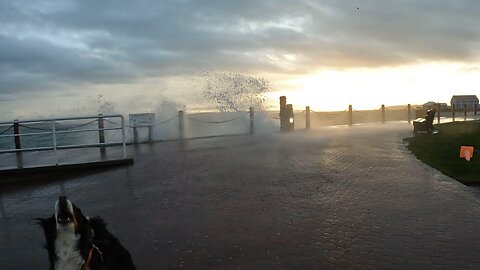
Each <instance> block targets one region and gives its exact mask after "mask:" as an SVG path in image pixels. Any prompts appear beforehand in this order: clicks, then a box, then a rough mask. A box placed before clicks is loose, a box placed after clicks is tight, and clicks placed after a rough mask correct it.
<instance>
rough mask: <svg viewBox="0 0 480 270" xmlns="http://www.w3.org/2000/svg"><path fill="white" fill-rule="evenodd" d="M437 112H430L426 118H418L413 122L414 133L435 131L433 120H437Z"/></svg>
mask: <svg viewBox="0 0 480 270" xmlns="http://www.w3.org/2000/svg"><path fill="white" fill-rule="evenodd" d="M435 113H436V111H435V110H434V109H431V110H428V111H427V114H426V115H425V117H424V118H418V119H416V120H415V121H413V133H414V134H417V133H418V132H427V133H432V131H433V119H434V118H435Z"/></svg>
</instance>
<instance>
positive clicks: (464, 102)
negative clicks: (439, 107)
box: [450, 95, 478, 110]
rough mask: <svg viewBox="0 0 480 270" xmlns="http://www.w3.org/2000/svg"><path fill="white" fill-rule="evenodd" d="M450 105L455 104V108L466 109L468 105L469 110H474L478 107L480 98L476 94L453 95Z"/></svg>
mask: <svg viewBox="0 0 480 270" xmlns="http://www.w3.org/2000/svg"><path fill="white" fill-rule="evenodd" d="M450 105H451V106H455V109H464V108H465V107H466V108H467V110H473V109H474V108H478V98H477V96H476V95H459V96H452V99H451V100H450Z"/></svg>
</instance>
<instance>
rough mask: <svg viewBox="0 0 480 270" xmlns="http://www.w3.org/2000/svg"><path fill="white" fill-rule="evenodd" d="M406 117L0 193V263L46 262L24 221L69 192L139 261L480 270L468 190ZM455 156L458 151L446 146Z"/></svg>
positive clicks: (144, 161) (234, 142)
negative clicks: (423, 152) (407, 141)
mask: <svg viewBox="0 0 480 270" xmlns="http://www.w3.org/2000/svg"><path fill="white" fill-rule="evenodd" d="M411 133H412V126H409V125H407V124H386V125H361V126H353V127H335V128H334V127H330V128H322V129H318V130H312V131H310V132H303V131H301V132H296V133H294V134H285V135H281V134H275V135H270V136H238V137H225V138H213V139H199V140H190V141H187V142H186V143H185V145H183V146H180V145H179V144H178V142H166V143H156V144H153V145H151V146H148V145H141V146H139V147H137V148H136V149H134V148H130V149H129V152H130V154H132V155H134V157H135V164H133V165H132V166H126V167H118V168H113V169H109V170H105V171H100V172H96V173H92V174H84V175H69V176H67V177H65V176H62V179H60V180H59V181H53V182H52V181H50V180H51V178H52V177H49V178H45V179H37V181H40V182H43V181H47V182H45V183H42V184H38V185H29V186H24V187H16V186H6V187H1V191H0V268H1V269H2V270H10V269H13V270H16V269H47V268H48V260H47V252H46V250H44V249H43V248H42V244H43V242H44V238H43V233H42V231H41V230H40V228H38V227H37V226H35V225H34V224H33V222H32V219H33V218H35V217H47V216H50V215H51V214H53V206H54V202H55V200H56V199H57V197H58V196H59V195H60V194H65V195H67V196H68V197H69V198H70V199H71V200H72V201H73V202H74V203H75V204H77V205H78V206H79V207H80V208H82V210H83V212H84V213H86V214H87V215H89V216H95V215H101V216H102V217H103V218H104V219H105V220H106V222H107V224H108V226H109V229H110V230H111V231H112V232H113V233H114V234H115V235H116V236H117V237H118V238H119V239H120V241H121V242H122V243H123V244H124V246H126V247H127V248H128V249H129V250H130V252H131V254H132V257H133V259H134V261H135V263H136V265H137V269H478V268H480V256H479V254H480V253H479V252H480V234H479V233H478V230H479V228H480V208H479V198H478V197H477V193H476V191H475V190H474V189H473V188H471V187H466V186H464V185H462V184H461V183H458V182H456V181H455V180H453V179H451V178H449V177H446V176H444V175H442V174H441V173H439V172H437V171H435V170H433V169H431V168H429V167H428V166H426V165H424V164H423V163H421V162H420V161H419V160H417V159H416V158H415V157H414V156H412V154H410V153H409V152H408V151H407V150H405V148H404V146H403V144H402V138H403V137H406V136H410V135H411ZM452 158H456V157H452Z"/></svg>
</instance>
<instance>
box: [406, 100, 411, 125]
mask: <svg viewBox="0 0 480 270" xmlns="http://www.w3.org/2000/svg"><path fill="white" fill-rule="evenodd" d="M407 111H408V112H407V113H408V115H407V121H408V123H409V124H410V123H411V122H412V105H410V104H408V106H407Z"/></svg>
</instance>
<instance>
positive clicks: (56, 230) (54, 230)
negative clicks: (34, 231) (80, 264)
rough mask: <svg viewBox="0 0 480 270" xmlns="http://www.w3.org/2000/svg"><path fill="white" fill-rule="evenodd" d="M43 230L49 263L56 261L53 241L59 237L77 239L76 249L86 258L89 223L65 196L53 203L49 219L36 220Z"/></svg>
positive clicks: (89, 235)
mask: <svg viewBox="0 0 480 270" xmlns="http://www.w3.org/2000/svg"><path fill="white" fill-rule="evenodd" d="M36 220H37V222H38V224H39V225H40V226H41V227H42V228H43V231H44V233H45V238H46V245H45V247H46V248H47V250H48V253H49V259H50V262H52V263H53V262H54V261H55V260H56V259H57V255H56V254H55V252H56V247H55V239H56V238H57V236H59V235H74V236H75V238H77V240H78V241H77V244H76V246H77V247H76V248H77V249H78V250H79V251H80V253H81V254H82V256H83V257H84V258H86V256H87V252H88V245H89V243H90V241H91V238H92V232H91V230H90V226H89V221H88V219H87V218H86V217H85V216H84V215H83V213H82V211H81V210H80V208H78V207H76V206H75V204H73V203H72V202H71V201H70V200H68V199H67V197H65V196H60V197H59V198H58V200H57V201H56V202H55V207H54V213H53V215H52V216H51V217H49V218H37V219H36Z"/></svg>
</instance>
